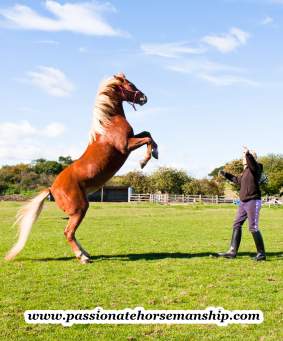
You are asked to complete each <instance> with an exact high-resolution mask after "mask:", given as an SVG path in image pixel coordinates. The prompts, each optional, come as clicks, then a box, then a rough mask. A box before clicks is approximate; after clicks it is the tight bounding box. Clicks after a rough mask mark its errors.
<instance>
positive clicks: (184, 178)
mask: <svg viewBox="0 0 283 341" xmlns="http://www.w3.org/2000/svg"><path fill="white" fill-rule="evenodd" d="M189 180H190V177H189V176H188V174H187V172H186V171H184V170H178V169H175V168H169V167H160V168H159V169H158V170H156V171H155V172H153V174H152V175H151V176H150V182H151V188H152V190H153V191H155V192H161V193H173V194H180V193H183V189H182V187H183V185H184V184H185V183H186V182H188V181H189Z"/></svg>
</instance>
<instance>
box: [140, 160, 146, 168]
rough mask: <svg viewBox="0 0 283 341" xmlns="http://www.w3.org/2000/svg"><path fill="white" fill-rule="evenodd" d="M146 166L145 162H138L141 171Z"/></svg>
mask: <svg viewBox="0 0 283 341" xmlns="http://www.w3.org/2000/svg"><path fill="white" fill-rule="evenodd" d="M145 165H146V162H145V161H140V166H141V169H143V168H144V167H145Z"/></svg>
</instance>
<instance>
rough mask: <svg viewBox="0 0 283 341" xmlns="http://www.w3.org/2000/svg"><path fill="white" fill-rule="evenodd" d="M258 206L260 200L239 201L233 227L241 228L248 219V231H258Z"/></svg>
mask: <svg viewBox="0 0 283 341" xmlns="http://www.w3.org/2000/svg"><path fill="white" fill-rule="evenodd" d="M260 208H261V200H258V199H253V200H249V201H246V202H243V201H240V206H239V209H238V212H237V215H236V219H235V221H234V224H233V229H241V228H242V226H243V224H244V222H245V221H246V219H248V222H249V230H250V232H256V231H258V221H259V211H260Z"/></svg>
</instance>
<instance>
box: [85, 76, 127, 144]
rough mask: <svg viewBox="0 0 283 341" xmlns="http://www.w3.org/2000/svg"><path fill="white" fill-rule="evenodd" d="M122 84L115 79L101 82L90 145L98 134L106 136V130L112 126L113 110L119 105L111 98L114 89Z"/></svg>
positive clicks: (93, 117)
mask: <svg viewBox="0 0 283 341" xmlns="http://www.w3.org/2000/svg"><path fill="white" fill-rule="evenodd" d="M120 84H121V82H120V81H119V80H118V79H116V78H114V77H112V78H109V79H107V80H104V81H102V82H101V84H100V86H99V89H98V92H97V95H96V100H95V104H94V109H93V116H92V125H91V129H90V134H89V142H90V143H91V142H93V141H95V140H96V134H100V135H104V134H105V128H106V127H107V126H108V125H109V124H111V119H112V117H113V109H114V108H115V105H116V104H117V103H116V102H115V101H114V100H113V98H111V97H110V94H111V93H112V92H113V87H114V86H115V85H120Z"/></svg>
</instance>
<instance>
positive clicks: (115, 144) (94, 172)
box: [5, 74, 158, 264]
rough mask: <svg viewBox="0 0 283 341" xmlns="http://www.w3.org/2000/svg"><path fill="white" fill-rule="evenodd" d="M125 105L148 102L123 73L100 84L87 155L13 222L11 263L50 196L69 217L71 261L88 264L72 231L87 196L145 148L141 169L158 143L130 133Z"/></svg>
mask: <svg viewBox="0 0 283 341" xmlns="http://www.w3.org/2000/svg"><path fill="white" fill-rule="evenodd" d="M123 101H127V102H130V103H131V104H132V105H133V107H134V108H135V104H139V105H143V104H145V103H146V102H147V97H146V96H145V95H144V94H143V93H142V92H141V91H140V90H138V89H137V88H136V87H135V85H134V84H133V83H131V82H130V81H128V80H127V79H126V77H125V75H123V74H117V75H115V76H113V77H112V78H110V79H108V80H106V81H104V82H103V83H102V84H101V86H100V88H99V90H98V94H97V97H96V102H95V107H94V113H93V123H92V127H91V131H90V140H89V144H88V146H87V148H86V150H85V152H84V153H83V155H82V156H81V157H80V158H79V159H78V160H76V161H74V162H73V163H72V164H71V165H70V166H68V167H67V168H65V169H64V170H63V171H62V172H61V173H60V174H59V175H58V176H57V177H56V179H55V181H54V183H53V184H52V186H51V187H50V188H47V189H45V190H43V191H42V192H41V193H40V194H39V195H37V196H36V197H35V198H33V199H32V200H31V201H30V202H29V203H27V204H26V205H25V206H23V208H22V209H21V210H20V212H19V213H18V215H17V220H16V223H17V224H18V225H19V238H18V241H17V243H16V244H15V245H14V246H13V248H12V249H11V250H10V251H9V252H8V254H7V255H6V257H5V258H6V260H11V259H13V258H14V257H15V256H16V255H17V254H18V253H19V252H20V251H21V250H22V249H23V247H24V245H25V243H26V241H27V238H28V235H29V233H30V231H31V227H32V225H33V223H34V222H35V221H36V219H37V218H38V216H39V214H40V212H41V209H42V206H43V202H44V199H46V198H47V197H48V196H49V194H50V193H51V194H52V195H53V197H54V199H55V201H56V204H57V205H58V206H59V208H61V209H62V210H63V211H64V212H65V213H66V214H67V215H68V216H69V221H68V224H67V226H66V228H65V230H64V234H65V237H66V239H67V241H68V243H69V244H70V246H71V248H72V250H73V252H74V254H75V256H76V257H77V258H78V259H79V260H80V262H81V263H83V264H84V263H88V262H89V261H90V256H89V254H88V253H87V252H86V251H85V250H84V249H83V247H82V246H81V245H80V244H79V242H78V241H77V240H76V238H75V232H76V229H77V228H78V226H79V225H80V223H81V221H82V220H83V218H84V216H85V214H86V211H87V209H88V206H89V204H88V200H87V193H89V192H94V191H97V190H98V189H99V188H101V187H102V186H103V185H104V184H105V182H106V181H108V180H109V179H110V178H111V177H112V176H113V175H114V174H115V173H116V172H117V171H118V170H119V169H120V168H121V166H122V165H123V164H124V162H125V161H126V160H127V158H128V156H129V154H130V153H131V152H132V151H133V150H135V149H137V148H139V147H141V146H143V145H147V152H146V156H145V159H144V160H143V161H141V167H142V168H143V167H144V166H145V165H146V163H147V162H148V161H149V160H150V158H151V156H153V157H154V158H156V159H157V158H158V149H157V144H156V143H155V142H154V140H153V139H152V137H151V135H150V133H149V132H146V131H143V132H142V133H139V134H136V135H135V134H134V131H133V128H132V127H131V126H130V124H129V123H128V121H127V119H126V117H125V113H124V110H123Z"/></svg>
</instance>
